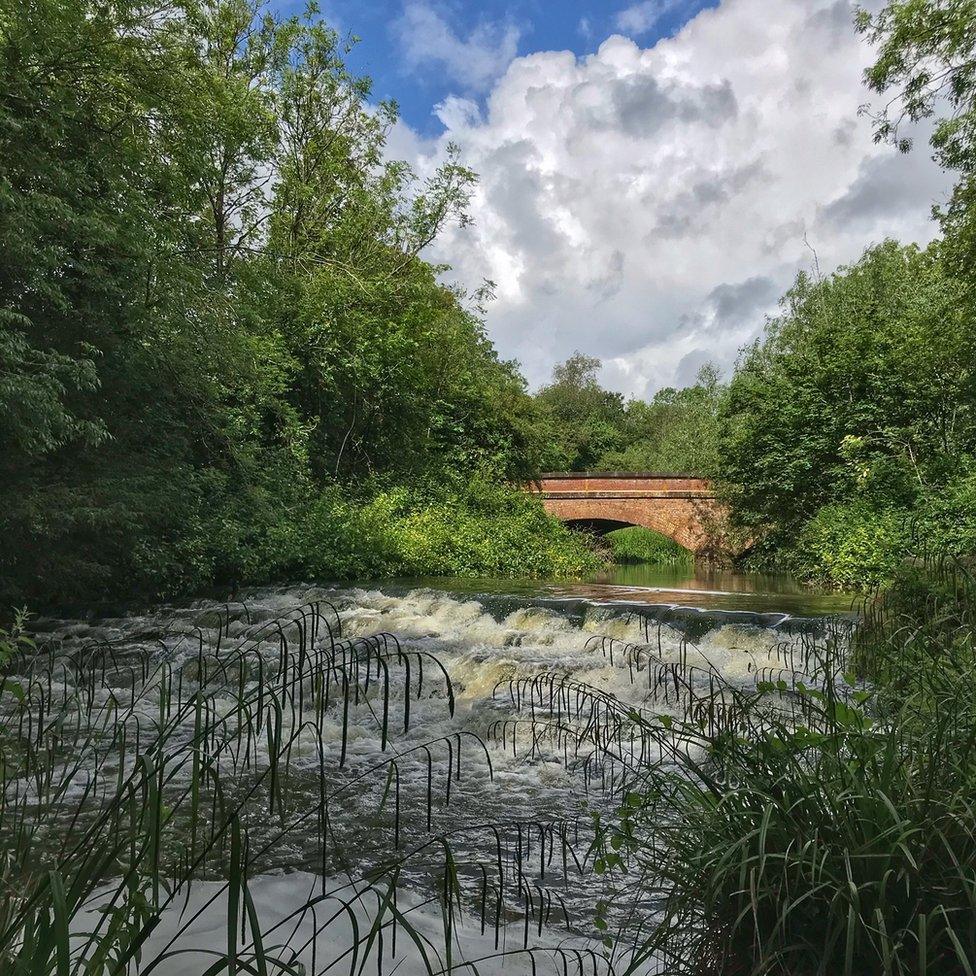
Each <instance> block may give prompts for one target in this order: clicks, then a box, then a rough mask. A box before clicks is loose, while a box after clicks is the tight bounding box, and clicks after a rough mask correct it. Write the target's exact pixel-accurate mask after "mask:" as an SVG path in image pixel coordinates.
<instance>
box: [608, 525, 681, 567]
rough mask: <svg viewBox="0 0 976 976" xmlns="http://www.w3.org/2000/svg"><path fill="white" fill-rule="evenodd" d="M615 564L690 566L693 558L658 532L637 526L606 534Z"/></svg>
mask: <svg viewBox="0 0 976 976" xmlns="http://www.w3.org/2000/svg"><path fill="white" fill-rule="evenodd" d="M607 539H608V540H609V542H610V549H611V552H612V554H613V560H614V562H617V563H650V564H652V565H656V566H691V565H692V564H693V563H694V556H692V554H691V553H690V552H689V551H688V550H687V549H685V548H684V546H679V545H678V543H677V542H675V541H674V540H673V539H669V538H668V537H667V536H666V535H661V533H660V532H653V531H652V530H651V529H645V528H643V527H642V526H639V525H632V526H628V527H627V528H625V529H615V530H614V531H613V532H608V533H607Z"/></svg>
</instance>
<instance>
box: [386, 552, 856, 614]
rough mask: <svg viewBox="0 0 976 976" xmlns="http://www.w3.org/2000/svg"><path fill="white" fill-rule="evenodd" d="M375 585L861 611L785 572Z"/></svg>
mask: <svg viewBox="0 0 976 976" xmlns="http://www.w3.org/2000/svg"><path fill="white" fill-rule="evenodd" d="M377 585H380V586H384V587H385V588H390V587H392V588H393V590H395V591H397V592H402V591H404V590H409V589H411V588H415V587H425V586H430V587H434V588H436V589H444V590H446V591H448V592H454V593H458V594H464V595H470V596H477V595H478V594H484V595H486V596H489V597H497V596H502V595H505V594H510V595H512V596H515V597H528V598H537V599H544V598H547V597H548V598H553V599H581V600H588V601H593V602H595V603H605V604H635V605H637V606H644V605H648V604H650V605H662V606H668V607H675V608H681V607H687V608H694V609H697V610H711V611H723V612H725V611H734V612H740V613H758V614H789V615H790V616H794V617H823V616H831V615H841V616H848V615H851V614H852V613H856V612H857V610H858V607H859V603H860V600H861V596H860V595H859V594H857V593H848V592H843V591H838V590H826V589H822V588H818V587H814V586H809V585H806V584H803V583H800V582H798V581H797V580H795V579H793V578H792V577H790V576H787V575H785V574H783V573H749V572H741V571H739V570H731V569H710V568H707V567H694V568H689V567H681V566H654V565H649V564H644V563H633V564H617V565H615V566H612V567H611V568H610V569H609V570H607V571H606V572H603V573H600V574H599V575H597V576H594V577H593V578H592V579H590V580H588V581H585V582H575V581H574V582H566V581H562V580H560V581H544V580H519V581H512V580H456V579H414V580H402V581H395V582H394V583H392V584H390V583H386V584H377Z"/></svg>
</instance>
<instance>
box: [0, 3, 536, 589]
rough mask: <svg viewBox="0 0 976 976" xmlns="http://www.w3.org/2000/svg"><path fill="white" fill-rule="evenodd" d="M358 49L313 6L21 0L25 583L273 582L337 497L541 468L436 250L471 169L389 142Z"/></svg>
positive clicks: (516, 389)
mask: <svg viewBox="0 0 976 976" xmlns="http://www.w3.org/2000/svg"><path fill="white" fill-rule="evenodd" d="M345 54H346V49H345V48H343V46H342V44H341V42H340V40H339V38H338V35H337V34H336V32H335V31H333V30H332V29H331V28H329V27H327V26H326V25H325V24H324V23H323V22H322V20H321V18H320V17H319V15H318V13H317V11H316V9H315V8H314V6H313V7H311V8H310V9H309V11H308V12H307V14H306V15H305V16H303V17H300V18H292V19H288V20H277V19H275V18H274V17H272V16H271V15H269V14H268V13H267V12H266V11H265V10H264V9H263V8H262V6H261V5H260V3H258V2H257V0H175V2H173V3H172V4H168V5H167V6H166V7H165V10H163V11H161V10H160V9H159V8H157V7H154V6H151V5H146V4H143V3H142V2H140V0H124V2H122V3H117V4H111V5H108V6H106V5H104V4H97V3H94V2H93V0H65V2H62V0H32V2H30V3H17V2H12V0H0V158H2V164H0V249H2V251H3V254H4V260H3V262H2V267H0V357H2V358H3V363H4V367H3V370H2V373H0V592H2V593H4V594H6V595H7V598H8V599H10V600H16V601H18V602H21V601H26V600H29V601H31V602H34V603H38V602H47V603H50V602H61V603H63V602H69V601H70V602H75V601H78V602H81V601H90V600H93V599H99V598H103V597H112V596H116V595H119V594H122V593H125V594H136V593H138V594H141V595H145V596H151V595H156V594H166V593H173V592H176V591H180V590H184V589H189V588H195V587H199V586H202V585H205V584H207V583H209V582H212V581H214V580H220V581H223V582H230V581H232V580H235V579H240V580H243V579H255V580H256V579H263V578H268V577H269V576H270V575H271V574H272V573H273V572H275V571H277V568H278V567H279V566H280V565H281V564H282V560H281V559H279V558H278V557H277V554H276V553H275V552H274V551H273V548H272V546H271V540H272V539H279V538H281V537H287V536H288V535H289V533H294V532H296V531H297V526H298V525H299V524H301V522H302V520H303V519H305V518H306V517H308V518H310V517H312V516H311V515H308V516H306V515H305V514H304V513H303V508H304V507H306V506H308V507H310V508H311V509H314V510H316V511H318V512H319V517H320V519H321V518H325V515H324V514H323V513H325V512H327V511H331V510H332V509H331V508H330V507H329V505H330V504H331V503H328V504H327V503H325V502H322V501H315V499H321V498H327V499H330V498H333V497H338V496H344V497H347V498H348V499H349V505H351V506H353V507H356V506H358V505H359V504H360V503H358V502H356V503H353V502H352V501H351V499H352V498H353V497H355V496H359V495H361V494H362V493H363V491H364V490H365V489H362V488H361V487H358V485H359V483H361V482H365V481H370V480H371V479H381V480H382V481H383V483H385V484H396V483H407V482H409V483H414V482H416V481H418V480H420V481H424V482H426V481H431V480H436V479H437V478H438V477H440V476H441V474H440V473H444V474H443V476H444V477H447V478H448V479H450V477H452V476H454V475H458V474H461V475H462V476H465V475H467V474H468V473H470V472H473V471H476V470H490V471H491V472H492V473H493V476H494V477H496V478H498V479H500V480H506V481H510V482H512V483H516V484H517V483H519V482H521V481H525V480H527V479H529V478H530V477H531V476H532V474H533V473H534V472H535V471H537V470H538V456H539V445H540V443H541V439H540V434H539V432H538V431H537V429H536V427H535V407H534V405H533V403H532V401H531V399H530V398H529V397H528V395H527V393H526V391H525V387H524V381H523V380H522V378H521V376H520V375H519V373H518V370H517V368H516V367H515V365H514V364H511V363H503V362H500V361H499V360H498V358H497V355H496V353H495V350H494V349H493V347H492V345H491V343H490V341H489V340H488V339H487V337H486V335H485V332H484V327H483V325H482V323H481V321H480V318H479V314H480V313H479V308H478V304H479V301H480V297H479V296H474V298H473V299H472V300H469V299H468V298H467V297H466V296H464V295H462V294H460V293H458V292H456V291H452V290H451V289H448V288H445V287H444V286H442V285H441V284H440V283H439V282H438V272H439V271H440V270H442V269H438V268H434V267H432V266H431V265H429V264H428V263H427V262H425V261H424V260H423V259H422V258H421V257H420V254H421V252H422V251H423V249H424V248H425V247H426V246H427V245H428V244H429V243H430V242H431V241H432V240H433V239H434V238H435V237H436V236H437V234H438V233H439V232H440V231H441V230H442V229H443V227H444V226H445V225H446V224H447V223H448V222H451V221H460V222H462V223H463V222H464V220H465V219H466V218H465V216H464V207H465V204H466V202H467V199H468V195H469V192H470V187H471V185H472V182H473V179H474V177H473V174H472V173H470V172H469V171H468V170H466V169H465V168H464V167H463V166H461V165H460V163H459V162H458V160H457V154H456V152H454V151H453V150H452V151H451V153H449V158H448V160H447V162H446V163H445V165H444V166H442V167H441V168H440V169H439V170H438V171H436V172H435V173H433V174H432V175H431V176H430V177H429V178H428V179H427V180H425V181H423V182H421V181H419V180H417V179H416V178H415V176H414V174H413V173H411V171H410V169H409V167H407V166H406V165H405V164H403V163H400V162H396V161H390V160H389V159H388V155H387V151H386V138H387V134H388V133H389V130H390V128H391V127H392V126H393V125H394V123H395V121H396V112H395V109H394V107H393V106H392V105H381V106H379V107H378V108H377V107H375V106H373V105H371V104H370V103H369V101H368V99H369V95H370V85H369V82H368V80H367V79H362V78H356V77H354V76H352V75H351V74H350V73H349V72H348V70H347V69H346V67H345V63H344V56H345ZM272 177H274V178H272ZM377 504H378V503H377ZM323 505H324V506H325V507H324V508H323ZM340 508H341V506H340ZM337 511H338V509H337ZM340 515H341V513H340V514H339V515H337V516H336V521H335V524H333V525H332V527H331V529H332V531H334V532H335V533H337V534H341V533H343V532H344V531H346V528H345V522H344V521H343V518H342V517H340ZM364 517H365V516H364ZM377 517H378V516H377ZM354 521H355V520H354ZM545 524H546V525H547V526H549V527H550V528H551V524H550V523H548V522H547V523H545ZM326 534H327V527H326V525H325V523H324V522H323V523H322V525H321V526H320V532H319V535H320V536H321V537H324V536H325V535H326ZM356 552H357V553H358V556H357V558H363V551H362V549H358V550H356ZM375 561H376V562H377V563H384V564H385V561H386V560H385V557H380V556H378V557H377V558H376V560H375ZM501 561H502V562H503V561H504V560H501ZM498 564H499V559H498V558H494V557H493V559H492V561H491V563H490V565H491V566H495V565H498ZM331 565H334V566H335V567H336V571H340V572H344V571H345V570H343V568H342V565H340V563H339V562H335V561H334V562H333V563H332V564H331ZM293 566H294V570H295V571H296V572H303V573H304V572H308V571H309V570H310V564H306V565H304V566H302V565H299V564H293Z"/></svg>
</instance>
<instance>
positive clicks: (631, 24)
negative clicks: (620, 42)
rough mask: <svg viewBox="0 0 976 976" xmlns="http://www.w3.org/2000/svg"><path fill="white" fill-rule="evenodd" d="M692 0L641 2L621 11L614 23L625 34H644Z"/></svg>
mask: <svg viewBox="0 0 976 976" xmlns="http://www.w3.org/2000/svg"><path fill="white" fill-rule="evenodd" d="M691 2H693V0H642V2H641V3H635V4H633V5H632V6H630V7H625V8H624V9H623V10H621V11H620V12H619V13H618V14H617V16H616V17H615V18H614V21H615V23H616V25H617V29H618V30H622V31H624V32H625V33H627V34H635V35H637V34H646V33H647V32H648V31H649V30H651V28H653V27H654V26H656V25H657V22H658V21H659V20H660V19H661V18H662V17H664V16H665V15H666V14H669V13H672V12H674V11H676V10H679V9H681V8H682V7H687V6H690V4H691Z"/></svg>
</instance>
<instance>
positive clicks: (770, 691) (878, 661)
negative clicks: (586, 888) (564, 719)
mask: <svg viewBox="0 0 976 976" xmlns="http://www.w3.org/2000/svg"><path fill="white" fill-rule="evenodd" d="M920 597H922V598H921V599H920ZM973 597H974V584H973V580H972V577H971V576H970V575H969V573H968V571H967V570H966V568H965V567H964V566H962V565H961V564H959V563H955V564H953V565H952V566H951V567H950V566H947V565H939V566H927V567H925V568H924V569H918V568H916V569H914V570H912V571H911V573H910V574H909V575H908V576H906V578H905V580H904V581H903V582H902V583H900V584H897V585H896V586H895V587H893V588H892V591H891V592H890V593H889V594H887V595H886V596H885V597H884V598H882V599H881V600H880V601H878V602H876V603H875V604H874V605H873V606H872V607H871V608H870V611H869V613H868V614H867V615H866V618H865V622H864V624H863V625H862V626H861V628H860V630H859V631H858V632H857V634H856V635H855V638H854V641H853V645H852V646H853V657H851V656H850V655H849V654H848V652H847V650H846V647H847V642H846V640H842V639H840V638H838V639H836V640H830V641H828V642H827V644H826V645H825V646H823V647H820V648H818V649H817V650H816V653H815V654H813V655H812V657H811V658H810V659H809V660H808V661H806V662H805V663H804V665H803V666H801V667H799V668H798V669H797V673H795V674H791V675H790V676H789V678H788V679H784V678H783V677H776V676H775V675H770V676H769V678H770V680H759V681H757V683H756V685H755V688H754V689H750V690H748V691H746V690H739V689H735V688H731V687H724V688H721V689H718V690H716V691H715V692H713V693H712V694H711V696H710V697H709V699H708V703H707V705H706V707H705V709H704V710H703V709H702V708H698V709H697V710H696V711H693V713H690V714H689V716H688V719H687V721H685V722H682V723H677V722H676V723H675V724H674V726H673V727H672V726H671V725H670V720H666V722H667V724H668V727H669V728H670V729H671V733H670V734H671V736H672V738H671V739H670V748H669V751H670V753H671V757H672V758H673V759H674V760H675V761H676V762H675V764H674V765H668V766H666V767H663V768H662V769H659V770H653V771H651V772H650V774H649V775H648V776H647V777H646V779H645V780H644V782H643V785H642V788H641V789H640V790H639V791H635V792H634V793H633V794H632V795H631V797H630V798H629V801H628V804H625V806H624V808H623V815H622V818H621V822H620V830H619V837H618V838H617V839H616V843H617V844H618V845H620V846H626V845H627V842H628V838H630V837H636V836H637V835H638V833H639V831H636V832H635V824H638V823H640V822H641V821H643V824H644V826H645V827H646V828H647V829H648V830H650V827H651V825H652V824H653V825H654V833H656V839H655V842H654V844H653V845H650V846H648V845H646V844H644V845H642V844H640V843H639V842H636V841H635V842H632V843H631V845H630V846H631V849H632V854H633V856H634V858H635V859H636V860H637V861H638V862H640V864H641V868H642V873H643V875H644V877H645V878H647V879H648V882H647V884H648V887H649V888H650V890H651V892H652V893H653V894H655V895H656V896H658V897H660V898H661V899H662V904H663V920H662V923H661V925H660V927H659V928H658V929H657V930H656V932H655V934H654V936H653V937H652V938H651V939H650V940H648V943H647V945H646V947H645V951H646V952H647V953H648V954H650V953H652V952H659V953H663V955H664V957H665V959H666V962H665V965H664V971H665V972H668V973H682V974H705V973H725V974H736V976H738V974H742V976H759V974H782V976H787V974H789V976H820V974H823V976H826V974H830V976H834V974H843V976H868V974H878V976H889V974H899V976H901V974H906V976H907V974H912V976H926V974H928V976H935V974H940V976H941V974H951V976H955V974H960V976H962V974H967V976H969V974H972V973H973V972H974V971H976V765H974V763H973V760H972V755H973V752H972V750H973V747H974V745H976V697H974V695H973V693H972V689H973V686H974V681H976V656H974V651H973V645H974V629H973V620H972V608H973V606H974V605H976V604H974V601H973ZM854 664H856V665H857V666H858V667H859V668H860V670H861V672H862V674H863V675H865V676H866V677H868V678H870V679H872V680H871V682H870V683H866V682H865V681H863V680H861V679H859V678H858V677H857V676H856V675H855V674H853V673H851V671H850V670H849V669H850V668H851V666H852V665H854ZM783 674H784V675H785V674H787V672H783ZM703 716H707V721H706V719H705V718H703Z"/></svg>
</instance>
